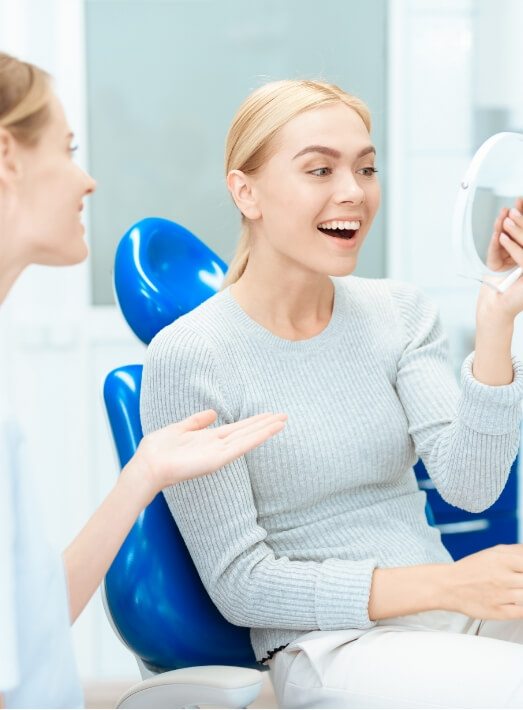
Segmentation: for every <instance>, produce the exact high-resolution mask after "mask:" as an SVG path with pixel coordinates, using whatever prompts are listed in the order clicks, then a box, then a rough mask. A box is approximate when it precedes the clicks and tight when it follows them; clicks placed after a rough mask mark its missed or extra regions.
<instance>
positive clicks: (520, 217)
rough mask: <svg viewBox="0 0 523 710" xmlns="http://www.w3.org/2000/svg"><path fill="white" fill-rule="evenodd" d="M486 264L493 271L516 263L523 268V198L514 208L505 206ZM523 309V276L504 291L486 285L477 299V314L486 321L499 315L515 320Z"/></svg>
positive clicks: (501, 317) (507, 320) (492, 239)
mask: <svg viewBox="0 0 523 710" xmlns="http://www.w3.org/2000/svg"><path fill="white" fill-rule="evenodd" d="M487 266H488V267H489V268H490V269H491V270H492V271H500V272H501V271H506V270H508V269H511V268H513V267H514V266H520V267H521V268H523V197H518V199H517V200H516V202H515V204H514V207H512V208H511V209H508V208H503V209H502V210H501V211H500V213H499V215H498V217H497V219H496V221H495V223H494V231H493V234H492V238H491V240H490V244H489V249H488V254H487ZM521 311H523V278H521V277H520V278H519V279H518V280H517V281H516V282H515V283H514V284H512V286H510V287H509V288H508V289H507V290H506V291H505V293H498V292H497V291H496V290H495V289H492V288H489V287H484V288H482V289H481V291H480V295H479V299H478V317H479V318H480V319H481V318H482V317H483V314H484V318H483V319H484V320H487V321H491V322H492V319H493V318H494V319H496V318H500V319H501V320H504V321H506V322H513V320H514V318H515V317H516V316H517V315H518V313H521Z"/></svg>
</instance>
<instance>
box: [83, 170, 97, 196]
mask: <svg viewBox="0 0 523 710" xmlns="http://www.w3.org/2000/svg"><path fill="white" fill-rule="evenodd" d="M85 177H86V183H87V184H86V188H85V194H86V195H90V194H91V193H93V192H94V191H95V190H96V180H95V179H94V178H93V177H91V176H90V175H89V173H85Z"/></svg>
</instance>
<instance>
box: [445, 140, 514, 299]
mask: <svg viewBox="0 0 523 710" xmlns="http://www.w3.org/2000/svg"><path fill="white" fill-rule="evenodd" d="M502 142H503V143H513V144H514V145H516V144H518V143H521V142H523V134H522V133H514V132H511V131H504V132H502V133H496V134H495V135H493V136H491V137H490V138H488V139H487V140H486V141H485V142H484V143H483V144H482V145H481V146H480V147H479V148H478V150H477V151H476V153H475V154H474V157H473V158H472V160H471V162H470V165H469V167H468V170H467V172H466V173H465V176H464V177H463V179H462V181H461V183H460V187H459V190H458V195H457V198H456V202H455V206H454V215H453V220H452V239H453V244H454V251H455V254H456V256H457V259H458V264H459V265H460V269H463V270H464V271H465V273H463V274H461V275H462V276H466V277H469V278H473V279H474V278H478V277H479V278H480V279H481V277H483V276H485V275H489V276H498V277H499V276H507V275H508V276H509V278H510V274H514V273H515V272H516V271H517V270H518V269H519V267H517V266H514V267H512V268H510V269H508V270H507V271H491V270H490V269H489V268H488V267H487V265H486V264H484V263H483V262H482V261H481V259H480V257H479V255H478V252H477V250H476V247H475V244H474V235H473V233H472V204H473V202H474V196H475V194H476V188H477V180H478V175H479V171H480V169H481V166H482V165H483V161H484V160H485V158H486V157H487V156H488V155H489V154H490V153H491V152H492V150H494V149H495V148H496V146H498V145H499V144H500V143H502ZM522 192H523V186H522ZM520 273H521V272H520ZM514 280H515V279H514ZM504 283H505V282H504ZM502 286H503V284H502ZM503 290H505V289H503Z"/></svg>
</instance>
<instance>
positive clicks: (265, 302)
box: [231, 256, 334, 339]
mask: <svg viewBox="0 0 523 710" xmlns="http://www.w3.org/2000/svg"><path fill="white" fill-rule="evenodd" d="M231 294H232V295H233V296H234V298H235V300H236V301H237V302H238V303H239V305H240V306H241V307H242V308H243V310H244V311H245V312H246V313H247V314H248V315H249V316H250V317H251V318H253V320H255V321H257V322H258V323H260V324H261V325H263V326H264V327H265V328H267V329H268V330H270V331H272V332H273V333H275V334H277V335H280V336H281V337H287V338H289V339H297V338H301V337H310V336H313V335H315V334H316V333H317V332H319V331H321V330H323V328H324V327H325V326H326V325H327V324H328V322H329V320H330V318H331V315H332V307H333V298H334V289H333V284H332V281H331V280H330V278H329V277H328V276H327V275H325V274H317V273H313V272H310V271H306V270H305V269H304V268H303V267H298V266H296V265H293V264H292V263H289V264H285V265H281V266H280V267H279V268H278V267H275V266H274V265H273V266H272V267H271V268H264V265H263V264H262V263H260V260H259V259H258V258H252V256H251V258H249V261H248V262H247V266H246V268H245V271H244V272H243V274H242V275H241V277H240V278H239V279H238V281H236V283H234V284H232V285H231Z"/></svg>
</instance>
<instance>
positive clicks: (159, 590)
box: [102, 218, 262, 708]
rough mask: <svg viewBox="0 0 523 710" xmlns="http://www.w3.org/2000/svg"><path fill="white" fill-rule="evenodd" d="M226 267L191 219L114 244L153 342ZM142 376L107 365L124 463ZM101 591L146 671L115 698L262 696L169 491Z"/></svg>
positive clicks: (117, 275)
mask: <svg viewBox="0 0 523 710" xmlns="http://www.w3.org/2000/svg"><path fill="white" fill-rule="evenodd" d="M226 269H227V266H226V264H224V262H223V261H221V259H219V258H218V257H217V256H216V255H215V254H214V253H213V252H212V251H211V250H210V249H209V248H208V247H207V246H205V244H203V242H201V241H200V240H199V239H198V238H197V237H195V236H194V235H193V234H192V233H191V232H189V231H188V230H187V229H184V228H183V227H181V226H180V225H177V224H175V223H174V222H170V221H168V220H165V219H159V218H149V219H144V220H142V221H141V222H139V223H138V224H136V225H135V226H134V227H132V228H131V229H130V230H129V231H128V232H127V233H126V234H125V235H124V237H123V238H122V240H121V241H120V244H119V246H118V250H117V252H116V257H115V267H114V285H115V292H116V298H117V301H118V304H119V306H120V309H121V311H122V313H123V315H124V317H125V319H126V320H127V322H128V324H129V325H130V327H131V328H132V330H133V331H134V333H135V334H136V335H137V336H138V337H139V338H140V340H142V341H143V342H144V343H146V344H148V343H149V342H150V341H151V339H152V338H153V337H154V335H155V334H156V333H157V332H158V331H159V330H160V329H161V328H163V327H164V326H165V325H167V324H169V323H171V322H172V321H174V320H175V319H176V318H178V317H179V316H180V315H183V314H184V313H186V312H188V311H190V310H191V309H192V308H195V307H196V306H197V305H199V304H200V303H201V302H202V301H204V300H205V299H207V298H209V297H210V296H212V295H213V294H214V293H215V292H216V291H217V290H218V289H219V288H220V286H221V284H222V281H223V278H224V274H225V271H226ZM141 376H142V366H141V365H127V366H124V367H119V368H117V369H116V370H113V371H112V372H110V373H109V375H108V376H107V378H106V380H105V384H104V401H105V406H106V410H107V413H108V417H109V422H110V426H111V430H112V433H113V437H114V441H115V444H116V449H117V453H118V457H119V461H120V464H121V466H122V467H123V466H125V464H126V463H127V461H128V460H129V459H130V458H131V457H132V455H133V454H134V452H135V451H136V448H137V446H138V444H139V442H140V439H141V438H142V435H143V434H142V429H141V425H140V412H139V401H140V385H141ZM102 594H103V598H104V605H105V608H106V611H107V613H108V616H109V619H110V622H111V624H112V626H113V629H114V630H115V632H116V634H117V636H118V637H119V638H120V640H121V641H122V642H123V643H124V645H125V646H127V647H128V648H129V650H130V651H131V652H132V653H133V654H134V655H135V657H136V659H137V661H138V666H139V668H140V671H141V674H142V678H144V680H143V681H142V683H139V684H138V685H137V686H134V687H133V688H131V689H130V690H129V691H128V692H127V693H126V694H125V695H124V696H123V697H122V698H121V699H120V701H119V704H118V707H122V708H131V707H140V708H153V707H154V708H165V707H169V708H173V707H197V706H199V705H203V704H206V705H215V706H219V707H247V706H248V705H249V704H250V703H251V702H253V701H254V700H255V699H256V697H257V695H258V693H259V691H260V689H261V685H262V683H261V678H262V676H261V673H260V670H261V668H260V667H259V666H257V664H256V661H255V658H254V654H253V651H252V647H251V644H250V641H249V631H248V629H246V628H241V627H238V626H234V625H232V624H230V623H229V622H227V621H226V620H225V619H224V618H223V617H222V616H221V614H220V613H219V611H218V610H217V609H216V607H215V606H214V604H213V603H212V601H211V600H210V598H209V596H208V595H207V592H206V591H205V589H204V587H203V585H202V583H201V581H200V578H199V576H198V573H197V571H196V568H195V567H194V564H193V562H192V560H191V558H190V556H189V553H188V552H187V549H186V547H185V544H184V542H183V539H182V537H181V535H180V533H179V531H178V528H177V527H176V524H175V522H174V520H173V518H172V516H171V513H170V511H169V508H168V506H167V503H166V502H165V500H164V498H163V495H161V494H160V495H158V496H157V497H156V498H155V499H154V500H153V502H152V503H151V504H150V505H149V506H148V507H147V508H146V509H145V510H144V511H142V513H141V515H140V517H139V518H138V520H137V522H136V523H135V525H134V526H133V528H132V530H131V532H130V533H129V535H128V537H127V538H126V540H125V542H124V544H123V546H122V548H121V550H120V552H119V553H118V555H117V557H116V559H115V561H114V562H113V564H112V566H111V568H110V570H109V571H108V573H107V575H106V578H105V582H104V585H103V589H102ZM257 668H258V669H257Z"/></svg>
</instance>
